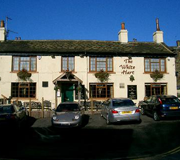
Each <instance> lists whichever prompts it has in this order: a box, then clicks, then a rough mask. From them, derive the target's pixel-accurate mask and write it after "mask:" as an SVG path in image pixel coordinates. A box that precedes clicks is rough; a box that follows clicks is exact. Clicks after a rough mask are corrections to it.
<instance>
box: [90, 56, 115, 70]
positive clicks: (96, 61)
mask: <svg viewBox="0 0 180 160" xmlns="http://www.w3.org/2000/svg"><path fill="white" fill-rule="evenodd" d="M93 58H94V59H95V70H92V69H91V59H93ZM98 58H106V61H98V60H97V59H98ZM108 59H111V60H112V66H111V67H112V70H108ZM98 62H105V63H106V64H105V65H106V70H105V72H113V70H114V68H113V57H89V72H99V71H98V70H97V63H98Z"/></svg>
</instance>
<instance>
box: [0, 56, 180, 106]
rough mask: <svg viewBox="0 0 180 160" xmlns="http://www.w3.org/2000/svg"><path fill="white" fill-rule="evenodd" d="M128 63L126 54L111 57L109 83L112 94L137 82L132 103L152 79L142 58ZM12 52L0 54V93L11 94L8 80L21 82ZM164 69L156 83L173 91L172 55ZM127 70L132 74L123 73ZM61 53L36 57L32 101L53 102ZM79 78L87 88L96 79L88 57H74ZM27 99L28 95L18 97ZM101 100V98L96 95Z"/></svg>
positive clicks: (123, 94) (121, 92) (121, 93)
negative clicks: (44, 82)
mask: <svg viewBox="0 0 180 160" xmlns="http://www.w3.org/2000/svg"><path fill="white" fill-rule="evenodd" d="M130 61H131V63H128V57H114V58H113V68H114V70H113V73H112V74H110V79H109V81H108V83H113V85H114V88H113V90H114V97H127V92H128V91H127V85H137V100H134V102H135V103H138V101H140V100H142V99H143V98H144V97H145V83H154V81H153V79H152V78H151V77H150V74H146V73H144V58H143V57H132V59H131V60H130ZM11 62H12V56H0V64H1V67H0V95H4V96H6V97H9V96H11V82H20V81H19V79H18V77H17V73H12V72H11V70H12V69H11V68H12V63H11ZM122 65H128V67H129V66H130V68H132V69H127V68H125V69H123V68H122V67H123V66H122ZM166 67H167V68H166V69H167V73H165V74H164V77H163V79H161V80H159V81H158V82H157V83H167V94H172V95H176V94H177V90H176V76H175V58H174V57H168V58H166ZM125 72H126V73H127V72H129V73H131V74H125ZM61 74H62V72H61V56H56V57H55V58H52V57H51V56H42V57H41V59H40V60H39V59H38V58H37V72H36V73H32V77H31V79H32V81H33V82H36V88H37V90H36V98H35V99H34V100H35V101H41V99H42V97H44V99H46V100H49V101H51V102H52V106H54V105H55V91H54V84H53V80H54V79H56V78H57V77H58V76H59V75H61ZM74 75H76V76H77V77H78V78H79V79H81V80H82V81H83V83H82V84H83V85H84V86H85V88H87V90H89V83H95V82H97V83H98V80H97V78H95V76H94V73H91V72H89V57H82V58H81V57H79V56H76V57H75V72H74ZM130 75H134V78H135V80H134V81H133V82H131V81H130V78H129V77H130ZM43 81H47V82H48V84H49V86H48V87H47V88H43V87H42V82H43ZM120 84H123V85H124V88H120ZM19 100H22V101H23V100H24V101H28V99H23V98H22V99H19ZM99 100H101V99H99ZM59 102H61V97H58V103H59Z"/></svg>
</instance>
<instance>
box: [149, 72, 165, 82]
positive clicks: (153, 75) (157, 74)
mask: <svg viewBox="0 0 180 160" xmlns="http://www.w3.org/2000/svg"><path fill="white" fill-rule="evenodd" d="M163 76H164V75H163V74H162V73H160V72H159V71H158V70H155V71H154V72H153V73H151V74H150V77H151V78H152V79H153V80H154V81H155V82H157V81H158V80H160V79H161V78H163Z"/></svg>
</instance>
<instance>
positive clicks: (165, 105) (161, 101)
mask: <svg viewBox="0 0 180 160" xmlns="http://www.w3.org/2000/svg"><path fill="white" fill-rule="evenodd" d="M139 107H140V108H141V114H142V115H144V114H146V115H149V116H152V117H153V119H154V120H155V121H158V120H160V119H162V118H166V117H179V118H180V101H179V99H178V98H177V97H176V96H173V95H154V96H150V97H149V99H148V100H146V101H141V102H140V104H139Z"/></svg>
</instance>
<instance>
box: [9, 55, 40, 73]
mask: <svg viewBox="0 0 180 160" xmlns="http://www.w3.org/2000/svg"><path fill="white" fill-rule="evenodd" d="M36 68H37V61H36V57H20V56H14V57H13V63H12V71H17V72H18V71H21V70H22V69H26V70H27V71H30V72H35V71H36Z"/></svg>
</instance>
